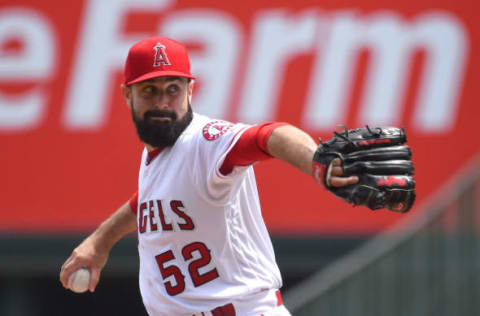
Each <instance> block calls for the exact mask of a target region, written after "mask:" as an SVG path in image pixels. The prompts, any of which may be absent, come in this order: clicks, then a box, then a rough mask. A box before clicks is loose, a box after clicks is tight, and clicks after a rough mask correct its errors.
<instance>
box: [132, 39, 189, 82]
mask: <svg viewBox="0 0 480 316" xmlns="http://www.w3.org/2000/svg"><path fill="white" fill-rule="evenodd" d="M165 76H173V77H185V78H191V79H195V77H194V76H192V74H191V73H190V60H189V58H188V53H187V48H186V47H185V46H184V45H183V44H181V43H179V42H177V41H174V40H172V39H170V38H167V37H162V36H156V37H150V38H147V39H144V40H141V41H140V42H138V43H136V44H135V45H133V46H132V47H131V48H130V51H129V52H128V56H127V61H126V62H125V84H126V85H131V84H134V83H137V82H140V81H144V80H148V79H152V78H157V77H165Z"/></svg>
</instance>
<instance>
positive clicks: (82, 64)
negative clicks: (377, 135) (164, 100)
mask: <svg viewBox="0 0 480 316" xmlns="http://www.w3.org/2000/svg"><path fill="white" fill-rule="evenodd" d="M432 5H433V4H432V2H431V1H426V0H416V1H403V2H398V1H372V0H359V1H321V2H319V1H308V0H298V1H282V0H278V1H263V0H258V1H238V2H237V1H235V2H234V1H232V2H230V1H207V0H203V1H201V0H191V1H173V0H169V1H167V0H164V1H161V0H131V1H129V0H115V1H113V0H111V1H107V0H102V1H95V0H84V1H54V0H45V1H36V0H35V1H33V0H30V1H28V0H18V1H5V0H3V1H1V2H0V141H1V144H2V155H1V164H0V168H1V169H0V170H1V175H2V179H3V181H2V182H1V184H0V192H1V196H2V197H3V199H2V200H3V201H2V208H1V210H2V211H1V213H0V230H2V231H72V230H74V231H87V230H91V229H92V228H93V227H95V226H96V225H98V224H99V223H100V222H101V221H102V220H103V219H104V218H105V217H107V216H108V215H109V214H110V213H111V212H112V211H113V210H115V209H116V208H117V207H118V206H119V205H121V204H123V203H124V202H125V201H126V200H127V199H128V198H129V197H130V195H131V194H132V193H133V192H134V191H135V190H136V181H137V172H138V171H137V170H138V164H139V160H140V152H141V149H142V145H141V144H140V142H139V141H138V139H137V136H136V134H135V129H134V127H133V124H132V122H131V118H130V113H129V109H128V107H127V106H126V105H125V103H124V101H123V100H122V97H121V92H120V88H119V85H120V83H121V82H122V68H123V63H124V59H125V57H126V54H127V51H128V48H129V46H130V45H131V44H132V43H134V42H135V41H137V40H139V39H142V38H144V37H146V36H150V35H154V34H161V35H165V36H170V37H173V38H175V39H177V40H179V41H182V42H184V43H185V44H186V45H187V46H188V47H189V49H190V56H191V62H192V72H193V73H194V74H195V75H196V76H197V78H198V82H197V83H198V84H197V86H196V91H195V92H194V98H193V107H194V110H195V111H197V112H200V113H204V114H207V115H210V116H212V117H216V118H221V119H227V120H231V121H242V122H246V123H260V122H265V121H273V120H275V121H285V122H289V123H291V124H294V125H297V126H299V127H301V128H303V129H305V130H306V131H308V132H309V133H310V134H311V135H312V136H314V137H318V136H321V137H322V138H324V139H327V138H329V137H330V136H331V135H332V131H333V130H336V129H337V125H338V124H345V125H347V126H348V127H350V128H353V127H358V126H363V125H365V124H369V125H395V126H405V127H406V130H407V136H408V138H409V145H410V146H411V147H412V150H413V155H414V156H413V159H414V163H415V166H416V180H417V188H418V199H417V205H419V204H420V203H421V202H422V201H424V200H425V199H427V198H428V196H429V195H430V194H431V193H432V192H434V191H435V190H436V189H437V188H438V187H439V186H440V185H441V184H442V183H444V182H445V181H447V180H448V179H450V178H451V177H452V176H453V175H454V174H455V172H456V171H457V170H458V169H459V168H460V167H461V166H462V165H463V164H465V163H466V162H467V161H468V160H469V158H471V157H472V156H474V155H475V154H476V153H477V152H478V151H479V149H480V146H479V144H480V138H479V137H474V134H473V131H474V127H475V126H476V124H477V120H478V117H479V116H480V110H479V109H478V106H477V103H478V99H479V97H480V93H479V89H478V86H479V84H480V78H479V75H480V69H479V67H480V65H479V60H480V59H479V58H476V57H477V56H478V49H479V47H478V46H479V42H478V38H479V35H480V34H479V33H480V22H478V20H477V13H478V10H477V9H478V5H476V4H474V2H473V1H455V2H452V1H447V0H440V1H436V2H435V3H434V6H432ZM256 171H257V181H258V184H259V192H260V198H261V201H262V205H263V212H264V217H265V220H266V222H267V226H268V227H269V229H270V230H271V231H272V232H274V233H293V234H304V233H307V234H330V233H334V234H350V233H372V232H376V231H379V230H382V229H384V228H385V227H386V226H388V225H390V224H391V223H393V222H395V221H396V220H398V219H399V218H401V217H402V216H405V215H400V214H395V213H392V212H387V211H379V212H371V211H369V210H367V209H366V208H352V207H351V206H348V205H346V204H345V203H343V202H342V201H340V200H338V199H337V198H335V197H334V196H333V195H331V194H329V193H327V192H326V191H325V190H323V189H322V188H320V187H318V186H316V185H315V183H314V181H313V179H311V178H310V177H308V176H306V175H304V174H301V173H300V172H298V171H297V170H295V169H294V168H293V167H290V166H287V165H286V164H284V163H282V162H280V161H268V162H264V163H260V164H258V165H257V166H256ZM416 211H420V210H418V208H414V209H413V210H412V212H416Z"/></svg>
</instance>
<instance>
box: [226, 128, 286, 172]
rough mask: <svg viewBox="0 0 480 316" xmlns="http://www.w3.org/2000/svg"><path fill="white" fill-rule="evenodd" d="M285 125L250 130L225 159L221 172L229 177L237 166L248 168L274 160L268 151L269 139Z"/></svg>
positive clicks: (241, 137)
mask: <svg viewBox="0 0 480 316" xmlns="http://www.w3.org/2000/svg"><path fill="white" fill-rule="evenodd" d="M284 125H287V123H279V122H269V123H265V124H261V125H255V126H252V127H250V128H248V129H247V130H246V131H245V132H243V134H242V136H240V138H239V139H238V141H237V143H236V144H235V146H234V147H233V148H232V149H231V150H230V152H229V153H228V154H227V157H225V160H224V162H223V164H222V166H221V167H220V172H221V173H222V174H223V175H228V174H229V173H231V172H232V170H233V167H235V166H248V165H251V164H253V163H255V162H257V161H262V160H266V159H269V158H272V156H271V155H270V154H269V152H268V149H267V141H268V138H269V137H270V135H271V134H272V132H273V130H274V129H276V128H278V127H280V126H284Z"/></svg>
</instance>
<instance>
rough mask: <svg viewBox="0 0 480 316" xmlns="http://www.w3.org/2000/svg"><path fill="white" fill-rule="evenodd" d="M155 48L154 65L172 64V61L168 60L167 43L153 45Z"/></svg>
mask: <svg viewBox="0 0 480 316" xmlns="http://www.w3.org/2000/svg"><path fill="white" fill-rule="evenodd" d="M153 49H154V50H155V58H154V60H153V67H158V66H160V65H161V64H164V65H166V66H170V65H171V64H170V61H169V60H168V56H167V53H166V52H165V45H162V44H161V43H157V45H155V46H154V47H153Z"/></svg>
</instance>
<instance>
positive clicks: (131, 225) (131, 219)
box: [60, 202, 137, 292]
mask: <svg viewBox="0 0 480 316" xmlns="http://www.w3.org/2000/svg"><path fill="white" fill-rule="evenodd" d="M136 229H137V223H136V216H135V214H134V213H133V212H132V209H131V206H130V202H127V203H125V204H123V205H122V206H121V207H120V208H119V209H118V210H117V211H116V212H115V213H113V214H112V215H111V216H110V217H109V218H108V219H106V220H105V221H104V222H103V223H102V224H100V226H99V227H98V228H97V229H96V230H95V231H94V232H93V233H92V234H91V235H90V236H88V237H87V238H86V239H85V240H84V241H83V242H82V243H80V245H78V247H77V248H75V249H74V250H73V252H72V254H71V255H70V257H69V258H68V259H67V260H66V261H65V263H64V264H63V266H62V269H61V271H60V282H61V283H62V284H63V286H64V287H65V288H68V278H69V277H70V275H71V274H72V273H73V272H75V271H76V270H78V269H80V268H81V267H86V268H88V269H89V270H90V275H91V278H90V284H89V286H88V289H89V290H90V291H91V292H93V291H94V290H95V287H96V286H97V284H98V281H99V279H100V272H101V271H102V269H103V267H104V266H105V264H106V263H107V259H108V256H109V254H110V250H111V249H112V247H113V246H114V245H115V243H117V242H118V241H119V240H120V239H121V238H122V237H124V236H125V235H127V234H129V233H131V232H134V231H135V230H136Z"/></svg>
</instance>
